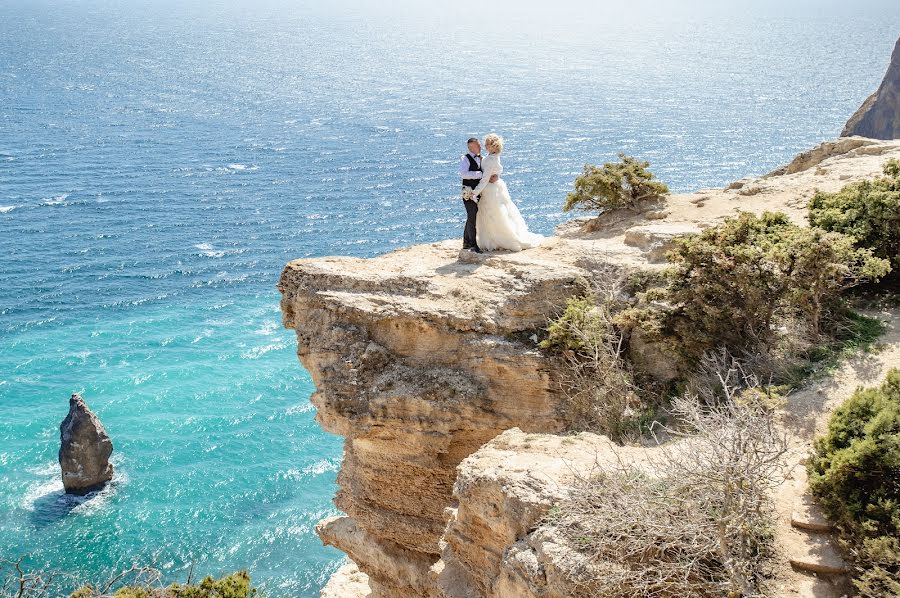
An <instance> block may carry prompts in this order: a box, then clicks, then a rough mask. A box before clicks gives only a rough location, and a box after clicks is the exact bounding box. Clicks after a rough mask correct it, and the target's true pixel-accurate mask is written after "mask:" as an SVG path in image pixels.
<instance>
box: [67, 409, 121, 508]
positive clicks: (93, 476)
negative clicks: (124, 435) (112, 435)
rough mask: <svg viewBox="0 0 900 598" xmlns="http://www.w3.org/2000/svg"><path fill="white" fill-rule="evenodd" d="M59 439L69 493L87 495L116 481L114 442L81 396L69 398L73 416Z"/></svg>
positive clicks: (70, 413) (69, 418)
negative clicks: (111, 462)
mask: <svg viewBox="0 0 900 598" xmlns="http://www.w3.org/2000/svg"><path fill="white" fill-rule="evenodd" d="M59 438H60V447H59V465H60V467H61V468H62V480H63V487H64V488H65V489H66V493H68V494H87V493H88V492H92V491H94V490H99V489H100V488H102V487H103V486H104V485H105V484H106V482H108V481H110V480H111V479H112V476H113V466H112V465H111V464H110V462H109V456H110V455H111V454H112V450H113V445H112V441H111V440H110V439H109V435H108V434H107V433H106V430H105V429H104V428H103V424H102V423H100V419H99V418H98V417H97V416H96V415H95V414H94V412H93V411H91V410H90V409H88V406H87V404H86V403H85V402H84V399H82V398H81V395H79V394H77V393H76V394H73V395H72V398H70V399H69V414H68V415H67V416H66V419H64V420H63V422H62V424H60V426H59Z"/></svg>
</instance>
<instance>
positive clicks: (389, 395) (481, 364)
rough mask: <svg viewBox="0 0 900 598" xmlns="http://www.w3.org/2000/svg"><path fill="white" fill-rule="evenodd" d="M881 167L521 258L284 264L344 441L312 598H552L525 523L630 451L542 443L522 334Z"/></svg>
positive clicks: (867, 164) (796, 183)
mask: <svg viewBox="0 0 900 598" xmlns="http://www.w3.org/2000/svg"><path fill="white" fill-rule="evenodd" d="M889 157H900V142H878V141H874V140H869V139H861V138H846V139H840V140H837V141H835V142H830V143H828V144H823V145H822V146H820V147H819V148H816V149H814V150H811V151H810V152H807V153H805V154H802V155H801V156H798V158H797V159H796V160H794V162H792V163H791V164H790V165H788V166H787V167H785V168H783V169H780V170H779V171H776V172H775V173H772V174H770V175H767V176H765V177H760V178H755V179H746V180H742V181H738V182H736V183H734V184H732V185H730V186H729V188H728V189H711V190H703V191H698V192H696V193H692V194H686V195H676V196H673V197H671V198H670V199H669V201H668V202H667V205H666V206H665V208H664V210H660V211H656V212H651V213H649V214H647V215H646V216H642V217H631V218H626V219H624V220H621V221H619V222H616V223H612V224H610V225H608V226H606V227H603V228H600V229H599V230H595V229H596V227H592V226H585V221H584V220H576V221H573V222H571V223H568V224H567V225H564V226H562V227H560V229H559V231H558V234H557V236H555V237H553V238H551V239H549V240H548V242H547V243H546V244H545V245H543V246H541V247H539V248H536V249H532V250H528V251H524V252H521V253H495V254H485V255H475V254H470V253H468V252H465V253H461V252H460V251H459V242H458V241H445V242H441V243H434V244H431V245H421V246H416V247H410V248H406V249H401V250H399V251H395V252H392V253H389V254H386V255H383V256H380V257H376V258H372V259H357V258H318V259H308V260H298V261H294V262H291V263H289V264H288V265H287V266H286V267H285V269H284V271H283V273H282V276H281V280H280V282H279V289H280V290H281V292H282V312H283V319H284V325H285V326H286V327H288V328H292V329H294V330H296V332H297V339H298V355H299V357H300V360H301V361H302V363H303V364H304V366H305V367H306V368H307V370H309V372H310V374H311V375H312V378H313V381H314V383H315V385H316V389H317V390H316V393H315V394H314V395H313V397H312V401H313V403H314V404H315V406H316V407H317V410H318V412H317V418H318V421H319V422H320V423H321V425H322V426H323V427H324V428H325V429H326V430H328V431H330V432H332V433H334V434H339V435H341V436H343V437H344V438H345V445H344V459H343V464H342V467H341V472H340V474H339V476H338V484H339V486H340V490H339V492H338V494H337V496H336V498H335V504H336V505H337V506H338V508H339V509H340V510H341V511H343V512H344V513H345V515H343V516H340V517H337V518H333V519H329V520H326V521H323V522H322V523H320V525H319V526H318V528H317V531H318V533H319V535H320V536H321V538H322V539H323V541H324V542H326V543H328V544H331V545H334V546H336V547H338V548H339V549H341V550H343V551H344V552H345V553H347V554H348V556H349V557H350V559H351V560H352V563H349V564H348V565H347V566H346V567H344V568H342V569H341V570H340V571H339V572H338V573H337V574H336V575H335V576H334V578H333V579H332V581H331V582H330V583H329V585H328V587H327V588H326V589H325V590H324V591H323V595H326V596H363V595H372V596H391V597H394V596H398V597H403V596H416V597H422V596H444V597H448V598H449V597H464V596H466V597H468V596H472V597H476V596H498V597H499V596H509V597H512V596H535V597H536V596H541V597H552V596H565V595H566V586H565V580H564V579H562V578H560V577H559V576H558V575H557V574H556V573H555V569H554V566H553V562H554V558H555V557H554V554H555V553H554V551H555V550H558V546H557V545H556V544H555V543H554V542H553V539H552V538H550V537H544V536H541V534H540V529H539V528H537V523H538V521H539V520H540V519H541V517H542V516H543V515H544V513H545V512H546V510H547V508H549V506H550V505H551V504H552V503H553V502H554V501H556V500H558V499H559V498H560V496H562V495H563V494H564V493H565V492H566V488H567V484H569V483H570V482H571V480H572V479H573V476H574V475H576V474H577V473H578V471H579V470H582V469H584V468H587V467H592V466H596V465H597V463H598V462H599V463H600V464H601V465H602V463H603V462H604V459H611V458H613V457H615V458H621V456H622V455H624V454H630V458H632V457H633V458H635V459H639V458H640V457H641V455H640V452H641V451H643V450H647V449H629V450H628V451H625V452H624V453H623V452H622V451H613V450H612V447H611V443H610V442H609V441H608V440H607V439H605V438H603V437H599V436H595V435H592V434H580V435H578V436H567V437H563V436H558V435H554V433H555V432H559V431H560V430H562V429H563V428H564V427H565V405H564V398H563V397H562V395H561V393H560V392H559V391H558V388H557V381H556V380H555V377H554V373H553V371H552V368H551V367H550V364H549V363H548V361H547V359H546V358H545V357H543V356H542V355H541V353H540V352H539V351H537V350H536V347H535V344H534V340H533V339H532V334H533V331H535V330H537V329H540V328H542V327H544V326H545V325H546V322H547V319H548V318H549V317H551V316H552V315H553V314H554V313H555V311H556V310H558V309H559V307H560V305H561V304H562V303H563V302H564V300H565V298H566V297H568V296H569V295H571V294H572V292H573V290H574V289H575V288H576V285H577V284H578V280H579V279H580V278H592V279H595V280H598V281H600V282H602V281H603V280H605V279H607V278H608V274H610V273H615V272H621V271H629V270H633V269H638V268H656V267H660V264H661V263H662V262H663V261H664V251H665V249H666V247H667V244H668V243H669V242H670V241H671V239H672V238H673V237H674V236H675V235H679V234H684V233H689V232H694V231H698V230H700V229H702V228H703V227H706V226H709V225H712V224H714V223H716V222H718V221H720V220H721V219H723V218H725V217H727V216H729V215H731V214H734V213H735V211H736V210H748V211H754V212H761V211H763V210H781V211H785V212H787V213H788V214H789V215H790V216H791V218H793V219H794V220H796V221H803V219H804V214H805V206H806V202H807V200H808V199H809V197H810V196H811V195H812V193H813V190H814V189H815V188H820V189H824V190H836V189H838V188H840V187H841V186H842V185H844V184H845V183H847V182H849V181H853V180H858V179H861V178H867V177H871V176H874V175H876V174H878V173H880V170H881V166H882V164H883V162H884V161H885V160H886V159H887V158H889ZM629 451H631V453H629Z"/></svg>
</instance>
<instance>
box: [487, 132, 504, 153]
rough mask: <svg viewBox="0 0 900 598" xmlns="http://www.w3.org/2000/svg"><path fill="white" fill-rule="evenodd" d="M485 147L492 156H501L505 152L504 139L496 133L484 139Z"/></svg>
mask: <svg viewBox="0 0 900 598" xmlns="http://www.w3.org/2000/svg"><path fill="white" fill-rule="evenodd" d="M484 147H486V148H487V150H488V151H489V152H491V153H492V154H499V153H500V152H502V151H503V137H500V136H499V135H497V134H496V133H489V134H488V135H486V136H485V138H484Z"/></svg>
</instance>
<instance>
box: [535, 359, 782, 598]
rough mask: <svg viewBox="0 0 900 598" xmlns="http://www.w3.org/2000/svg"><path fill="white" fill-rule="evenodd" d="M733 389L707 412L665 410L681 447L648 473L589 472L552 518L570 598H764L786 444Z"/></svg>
mask: <svg viewBox="0 0 900 598" xmlns="http://www.w3.org/2000/svg"><path fill="white" fill-rule="evenodd" d="M729 369H730V368H729ZM732 378H733V375H732ZM732 378H729V376H728V375H727V374H723V375H722V377H721V383H722V385H723V387H724V391H723V392H722V393H720V395H719V396H718V397H717V400H716V401H713V402H710V401H707V400H704V399H701V398H700V397H697V396H695V395H691V396H687V397H684V398H679V399H677V400H675V401H674V402H673V412H674V414H675V415H676V416H677V417H678V418H679V420H680V426H679V427H678V429H673V430H670V432H671V433H672V434H674V435H677V436H681V437H682V438H681V439H679V440H678V441H675V442H670V443H668V444H666V445H664V446H662V447H659V448H658V449H657V451H658V453H657V454H656V456H655V457H654V458H653V459H652V460H651V461H650V462H648V463H644V464H642V465H641V466H638V465H634V464H632V465H627V464H622V465H620V467H618V468H617V469H616V470H614V471H595V472H593V473H592V474H591V475H588V476H585V477H583V478H582V479H581V480H579V482H578V483H577V484H576V486H575V488H574V489H573V491H572V492H571V496H570V497H569V498H568V499H567V500H566V501H564V502H563V503H561V504H559V505H558V506H557V507H556V508H554V509H553V510H552V511H551V514H550V516H549V518H548V523H549V524H550V525H551V526H552V527H553V528H555V529H556V530H557V532H558V533H559V535H560V536H561V537H562V538H563V539H564V540H565V542H566V543H567V544H568V545H569V547H571V548H572V549H573V550H574V551H575V552H574V553H573V555H572V558H569V559H567V560H566V561H565V562H563V563H562V564H561V566H562V568H563V570H564V571H565V573H566V574H567V575H568V578H569V581H570V582H571V583H572V585H573V596H576V597H585V598H586V597H588V596H591V597H593V596H607V597H610V598H612V597H623V598H624V597H626V596H627V597H633V596H716V597H719V596H729V595H730V596H745V597H749V596H760V595H762V594H763V592H764V578H765V567H766V560H767V556H768V554H769V552H770V545H771V533H770V525H771V521H772V502H771V495H772V493H771V490H772V489H773V487H774V486H775V485H777V484H778V483H779V482H780V481H781V479H782V469H783V456H784V453H785V452H786V450H787V441H786V438H785V436H784V435H783V434H782V433H781V432H779V430H778V428H777V426H776V425H775V421H774V416H773V413H772V411H771V410H770V409H769V408H768V407H767V406H766V405H764V404H763V403H762V402H760V401H759V400H757V397H758V394H757V393H755V392H753V391H754V389H755V387H754V386H748V387H746V388H745V389H744V390H743V391H740V392H739V391H737V390H735V387H734V386H732V384H731V382H730V380H731V379H732ZM751 379H752V377H749V378H746V379H745V381H747V380H751Z"/></svg>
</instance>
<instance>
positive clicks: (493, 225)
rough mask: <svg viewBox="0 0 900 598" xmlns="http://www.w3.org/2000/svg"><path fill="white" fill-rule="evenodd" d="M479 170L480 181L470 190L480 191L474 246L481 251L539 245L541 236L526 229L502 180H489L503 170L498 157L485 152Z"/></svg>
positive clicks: (526, 247) (478, 192)
mask: <svg viewBox="0 0 900 598" xmlns="http://www.w3.org/2000/svg"><path fill="white" fill-rule="evenodd" d="M481 169H482V171H483V172H484V173H483V174H482V175H481V182H480V183H478V186H477V187H475V189H474V191H473V194H475V195H478V194H480V197H479V201H478V215H477V216H476V219H475V238H476V242H477V243H478V247H480V248H481V249H483V250H484V251H494V250H495V249H509V250H510V251H521V250H523V249H528V248H530V247H537V246H538V245H540V244H541V242H542V241H543V240H544V237H542V236H541V235H538V234H535V233H532V232H529V231H528V225H527V224H525V220H524V219H523V218H522V214H520V213H519V208H517V207H516V204H514V203H513V201H512V199H511V198H510V197H509V190H508V189H507V188H506V183H504V182H503V179H498V180H497V182H496V183H491V182H489V180H490V178H491V176H492V175H495V174H496V175H497V176H500V175H501V174H502V173H503V165H502V164H500V156H499V155H497V154H491V155H489V156H488V157H487V158H485V159H484V160H482V162H481Z"/></svg>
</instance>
